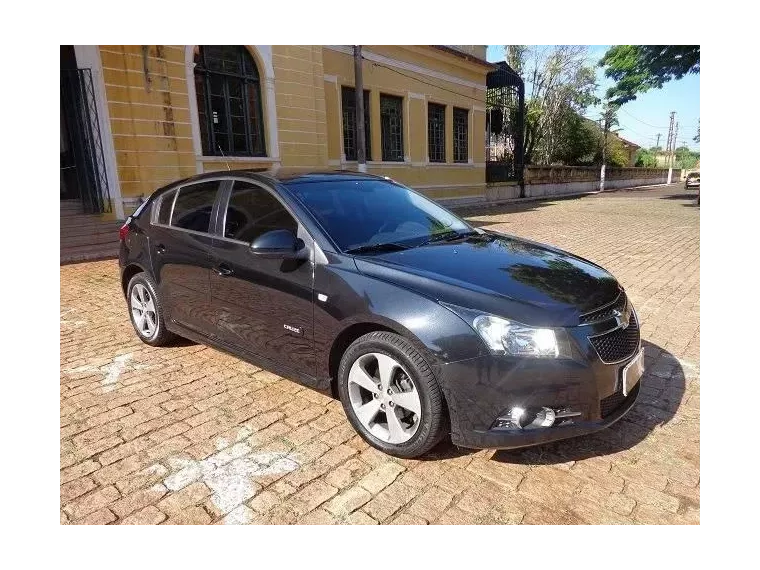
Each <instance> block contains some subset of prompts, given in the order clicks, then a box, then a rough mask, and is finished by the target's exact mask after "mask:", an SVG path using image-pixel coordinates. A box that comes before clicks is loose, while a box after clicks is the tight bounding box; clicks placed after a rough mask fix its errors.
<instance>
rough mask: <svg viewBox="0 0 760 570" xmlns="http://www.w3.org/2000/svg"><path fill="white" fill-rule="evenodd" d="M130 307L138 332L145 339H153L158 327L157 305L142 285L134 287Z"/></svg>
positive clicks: (138, 284)
mask: <svg viewBox="0 0 760 570" xmlns="http://www.w3.org/2000/svg"><path fill="white" fill-rule="evenodd" d="M130 305H131V307H132V320H133V321H134V323H135V327H136V328H137V331H138V332H139V333H140V334H141V335H142V336H144V337H145V338H152V337H153V335H154V334H155V332H156V328H157V327H158V316H157V315H156V304H155V302H154V301H153V298H152V297H151V295H150V291H149V290H148V288H147V287H146V286H145V285H143V284H142V283H136V284H135V286H134V287H132V294H131V295H130Z"/></svg>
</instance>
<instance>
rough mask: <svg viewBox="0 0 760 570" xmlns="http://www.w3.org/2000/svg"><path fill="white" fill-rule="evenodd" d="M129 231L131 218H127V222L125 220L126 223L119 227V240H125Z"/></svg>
mask: <svg viewBox="0 0 760 570" xmlns="http://www.w3.org/2000/svg"><path fill="white" fill-rule="evenodd" d="M128 233H129V219H127V221H126V222H124V225H123V226H121V227H120V228H119V241H124V240H125V239H127V234H128Z"/></svg>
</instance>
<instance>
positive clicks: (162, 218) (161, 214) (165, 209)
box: [156, 190, 177, 226]
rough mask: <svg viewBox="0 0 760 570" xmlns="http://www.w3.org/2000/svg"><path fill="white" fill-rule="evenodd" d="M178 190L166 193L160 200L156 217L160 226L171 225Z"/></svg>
mask: <svg viewBox="0 0 760 570" xmlns="http://www.w3.org/2000/svg"><path fill="white" fill-rule="evenodd" d="M176 193H177V191H176V190H172V191H171V192H166V193H165V194H164V195H163V196H161V197H160V198H159V199H158V215H157V216H156V222H158V223H159V224H165V225H167V226H168V225H169V218H170V217H171V215H172V205H173V204H174V195H175V194H176Z"/></svg>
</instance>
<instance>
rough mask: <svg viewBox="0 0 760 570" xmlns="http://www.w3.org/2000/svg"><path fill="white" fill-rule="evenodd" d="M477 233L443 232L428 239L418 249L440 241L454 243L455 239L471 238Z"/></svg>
mask: <svg viewBox="0 0 760 570" xmlns="http://www.w3.org/2000/svg"><path fill="white" fill-rule="evenodd" d="M476 233H477V232H473V231H469V232H458V231H456V230H449V231H446V232H441V233H439V234H435V235H434V236H431V237H430V238H428V239H426V240H425V241H423V242H422V243H420V244H419V245H417V247H422V246H423V245H428V244H431V243H435V242H438V241H454V240H455V239H460V238H466V237H470V236H472V235H475V234H476Z"/></svg>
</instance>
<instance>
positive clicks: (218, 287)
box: [211, 180, 315, 376]
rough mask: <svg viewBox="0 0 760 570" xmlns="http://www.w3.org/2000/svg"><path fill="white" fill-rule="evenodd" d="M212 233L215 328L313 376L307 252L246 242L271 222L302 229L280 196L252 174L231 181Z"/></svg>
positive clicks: (254, 350)
mask: <svg viewBox="0 0 760 570" xmlns="http://www.w3.org/2000/svg"><path fill="white" fill-rule="evenodd" d="M228 204H229V205H228V207H227V209H226V211H223V212H221V214H222V217H221V219H220V221H221V224H222V226H223V231H224V234H223V236H224V237H219V238H217V239H215V241H214V262H213V270H212V272H211V294H212V298H213V304H214V308H215V310H216V311H217V314H218V319H219V320H218V327H219V333H220V335H221V336H222V338H223V340H225V341H226V342H227V343H228V344H231V345H233V346H235V347H237V348H240V349H242V350H243V351H246V352H248V353H251V354H253V355H258V356H262V357H264V358H266V359H269V360H271V361H273V362H275V363H278V364H280V365H283V366H287V367H288V368H290V369H293V370H294V371H296V372H298V373H302V374H308V375H309V376H314V371H315V368H314V333H313V321H314V308H313V303H312V291H313V270H312V268H313V265H312V262H311V261H309V260H282V259H262V258H260V257H257V256H255V255H254V254H253V253H252V252H251V247H250V246H251V243H252V242H253V240H255V239H256V238H257V237H258V236H260V235H261V234H263V233H265V232H268V231H271V230H281V229H286V230H290V231H292V232H293V233H294V234H296V235H298V237H300V238H301V239H303V240H304V242H305V243H306V247H308V248H310V250H311V251H313V248H314V244H313V242H312V241H311V238H310V237H309V236H308V234H306V232H305V230H304V229H303V228H301V227H300V225H299V224H298V222H297V221H296V220H295V218H294V217H293V216H292V215H291V214H290V212H288V210H287V209H286V208H285V207H284V205H283V204H282V203H281V202H280V200H279V199H278V198H277V197H276V196H274V194H272V193H271V192H269V191H268V190H267V189H265V188H263V187H260V186H257V185H256V184H253V183H251V182H247V181H242V180H236V181H234V183H233V186H232V190H231V193H230V197H229V202H228Z"/></svg>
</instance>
